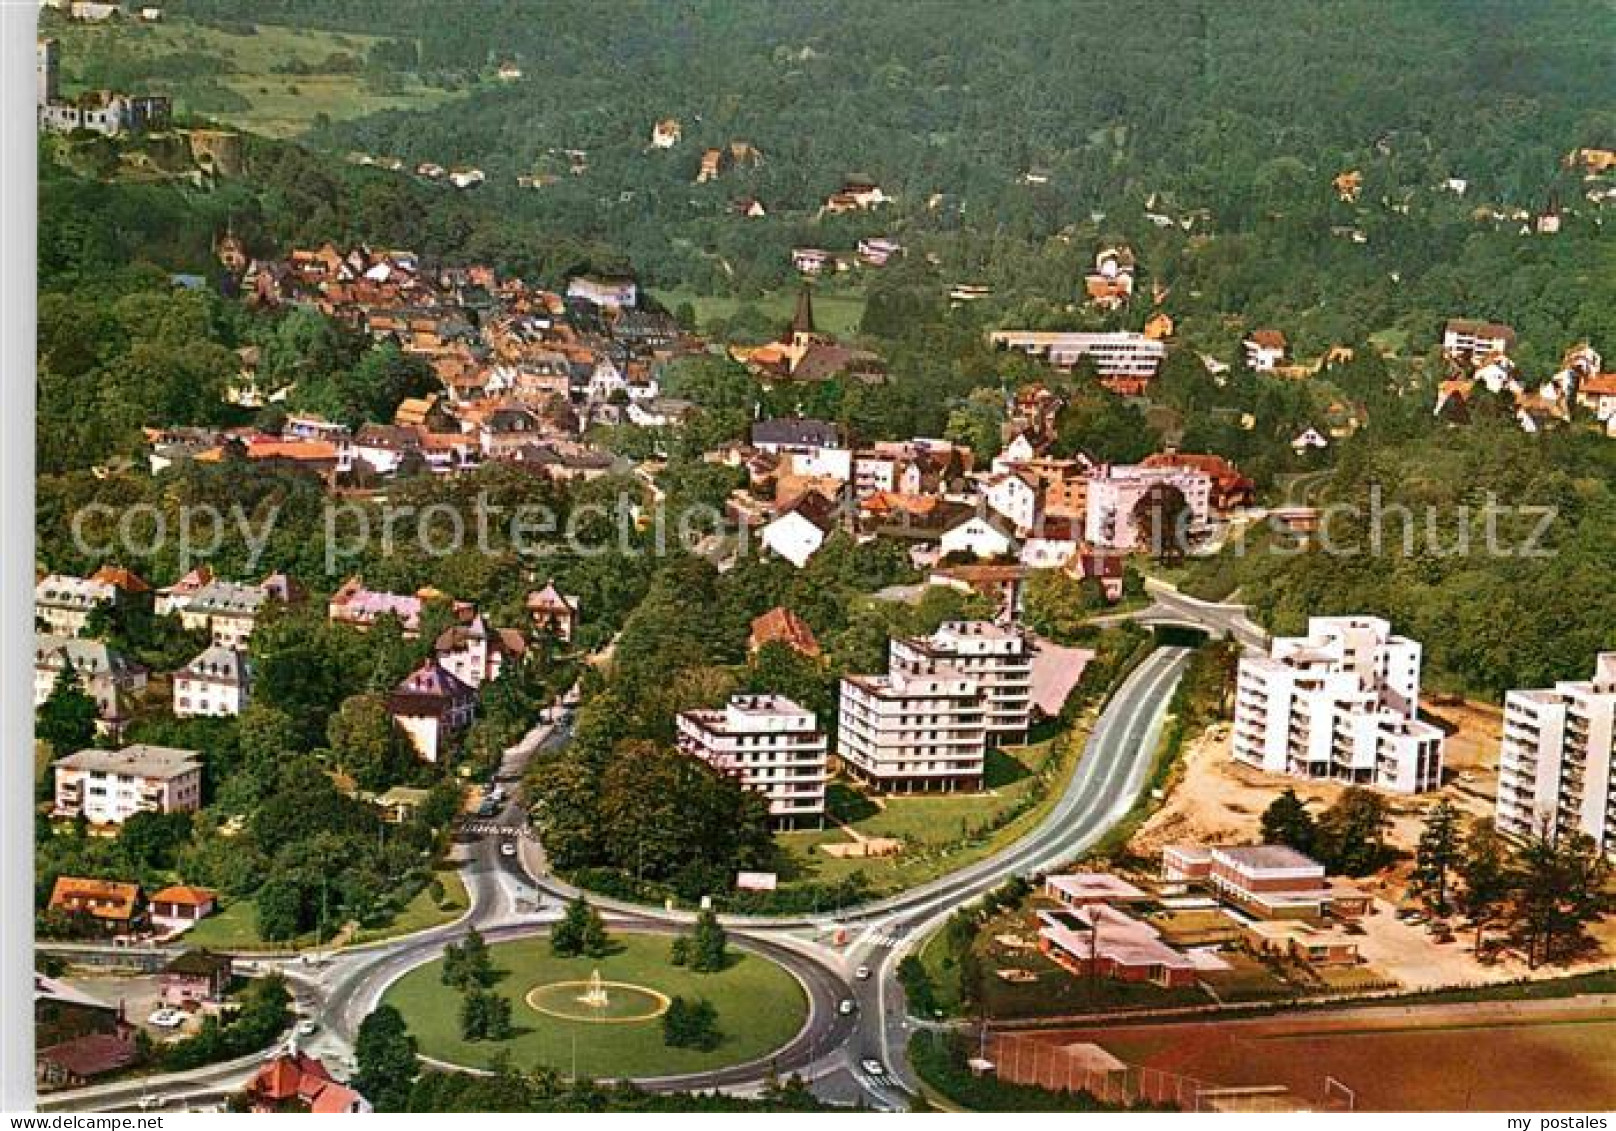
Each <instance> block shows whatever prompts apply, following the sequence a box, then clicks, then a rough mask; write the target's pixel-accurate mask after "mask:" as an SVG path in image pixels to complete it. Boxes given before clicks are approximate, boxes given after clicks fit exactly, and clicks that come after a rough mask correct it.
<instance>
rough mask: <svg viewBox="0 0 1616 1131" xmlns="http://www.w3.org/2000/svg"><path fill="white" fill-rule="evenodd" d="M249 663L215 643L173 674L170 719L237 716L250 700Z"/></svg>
mask: <svg viewBox="0 0 1616 1131" xmlns="http://www.w3.org/2000/svg"><path fill="white" fill-rule="evenodd" d="M252 679H253V675H252V660H251V659H250V658H249V657H248V655H247V653H246V652H245V651H243V650H242V649H240V648H227V647H225V646H224V645H222V644H215V645H213V646H212V647H210V648H208V649H207V650H206V651H204V652H203V653H202V654H201V655H199V656H198V657H197V658H196V659H194V660H192V661H191V662H190V663H189V664H186V665H185V667H183V668H181V669H180V670H179V671H177V672H175V673H174V717H175V718H180V719H189V718H196V717H198V716H207V717H217V716H225V715H230V716H234V715H239V714H241V712H242V708H244V707H246V706H247V700H248V699H250V698H251V697H252Z"/></svg>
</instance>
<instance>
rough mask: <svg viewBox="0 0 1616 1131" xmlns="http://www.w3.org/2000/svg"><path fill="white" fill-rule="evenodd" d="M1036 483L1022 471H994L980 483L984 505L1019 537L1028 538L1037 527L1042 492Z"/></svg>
mask: <svg viewBox="0 0 1616 1131" xmlns="http://www.w3.org/2000/svg"><path fill="white" fill-rule="evenodd" d="M1036 484H1037V480H1036V479H1035V478H1034V477H1033V476H1031V475H1026V474H1023V473H1021V472H1019V471H1003V472H992V473H989V474H987V475H984V476H982V477H981V478H980V479H979V480H978V481H977V490H978V492H979V495H980V497H981V499H982V501H983V502H984V503H986V504H987V505H988V507H989V508H990V509H991V510H993V511H994V513H996V514H997V515H999V517H1001V518H1003V519H1005V520H1006V521H1007V522H1009V523H1010V525H1011V526H1012V527H1013V528H1014V529H1015V532H1016V533H1017V534H1018V535H1021V536H1025V535H1026V534H1027V533H1028V532H1029V531H1031V530H1032V529H1033V528H1034V527H1035V526H1037V525H1038V517H1039V502H1040V499H1039V492H1038V487H1037V485H1036Z"/></svg>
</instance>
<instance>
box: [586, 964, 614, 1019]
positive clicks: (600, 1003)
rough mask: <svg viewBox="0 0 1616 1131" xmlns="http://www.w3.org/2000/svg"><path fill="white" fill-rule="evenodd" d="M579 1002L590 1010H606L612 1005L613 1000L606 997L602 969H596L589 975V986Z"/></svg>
mask: <svg viewBox="0 0 1616 1131" xmlns="http://www.w3.org/2000/svg"><path fill="white" fill-rule="evenodd" d="M578 1000H579V1001H580V1002H582V1003H583V1004H584V1005H587V1006H588V1007H589V1008H590V1009H605V1008H606V1007H607V1006H608V1005H610V1004H611V998H609V997H607V996H606V983H604V982H602V981H601V980H600V967H598V966H597V967H595V970H594V972H593V973H592V974H590V975H589V985H588V987H586V988H585V990H584V992H583V993H582V994H581V995H580V996H579V998H578Z"/></svg>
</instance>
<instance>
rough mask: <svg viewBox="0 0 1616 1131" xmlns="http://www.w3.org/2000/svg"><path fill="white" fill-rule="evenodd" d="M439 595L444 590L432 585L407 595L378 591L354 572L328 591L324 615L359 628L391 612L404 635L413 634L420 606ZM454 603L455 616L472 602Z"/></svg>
mask: <svg viewBox="0 0 1616 1131" xmlns="http://www.w3.org/2000/svg"><path fill="white" fill-rule="evenodd" d="M441 599H445V598H444V596H443V594H441V593H439V592H437V591H436V590H432V589H421V590H417V591H416V592H415V593H414V594H412V595H410V596H404V595H402V594H398V593H381V592H377V591H376V590H373V589H367V588H365V583H364V580H363V579H362V578H360V577H358V576H357V575H356V576H354V577H350V578H349V579H348V580H347V581H344V582H343V583H342V585H341V587H340V588H338V589H337V591H336V592H335V593H333V594H331V600H330V602H329V603H328V604H327V606H326V615H327V616H328V617H329V618H330V620H331V622H332V623H333V624H343V625H347V626H348V627H350V628H356V629H359V630H360V631H364V630H366V629H368V628H370V626H371V625H373V624H375V623H376V622H377V620H379V619H380V618H382V617H384V616H394V617H397V618H398V620H399V623H400V624H401V625H402V626H403V629H404V635H405V636H407V637H414V636H416V635H417V634H418V633H419V632H420V631H421V611H422V609H424V608H425V607H426V604H427V602H428V601H431V600H441ZM453 606H454V611H455V614H456V616H457V617H458V616H462V615H470V613H471V606H470V605H467V604H465V603H464V602H461V601H455V602H453Z"/></svg>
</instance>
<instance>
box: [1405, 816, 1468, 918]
mask: <svg viewBox="0 0 1616 1131" xmlns="http://www.w3.org/2000/svg"><path fill="white" fill-rule="evenodd" d="M1463 850H1464V844H1463V838H1462V834H1461V831H1460V828H1459V811H1458V810H1457V809H1455V808H1454V806H1453V802H1451V801H1449V800H1448V799H1447V798H1443V799H1442V800H1441V801H1439V802H1437V804H1436V806H1435V807H1434V808H1433V809H1432V810H1431V812H1430V813H1428V814H1427V815H1426V818H1425V829H1424V831H1422V832H1421V833H1420V843H1419V846H1418V848H1417V849H1416V850H1415V853H1414V874H1413V877H1412V879H1411V883H1410V887H1411V889H1412V890H1413V891H1414V892H1416V893H1417V894H1419V895H1422V896H1424V897H1425V900H1426V903H1427V904H1428V906H1429V907H1430V909H1431V910H1432V911H1433V912H1435V913H1436V914H1438V915H1441V914H1444V913H1446V912H1447V909H1448V876H1449V875H1450V874H1451V873H1452V872H1453V871H1454V870H1455V869H1456V868H1457V867H1458V866H1459V862H1460V860H1461V859H1462V856H1463Z"/></svg>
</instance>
